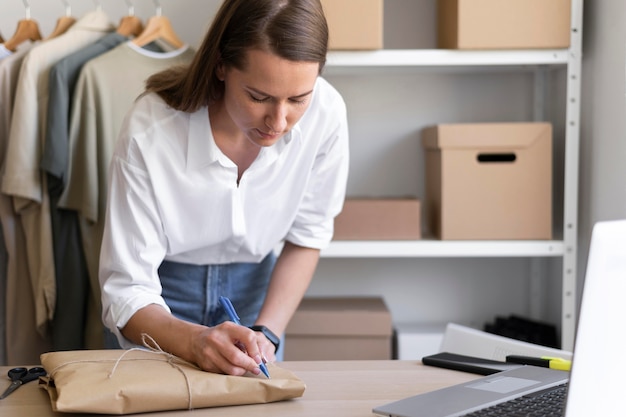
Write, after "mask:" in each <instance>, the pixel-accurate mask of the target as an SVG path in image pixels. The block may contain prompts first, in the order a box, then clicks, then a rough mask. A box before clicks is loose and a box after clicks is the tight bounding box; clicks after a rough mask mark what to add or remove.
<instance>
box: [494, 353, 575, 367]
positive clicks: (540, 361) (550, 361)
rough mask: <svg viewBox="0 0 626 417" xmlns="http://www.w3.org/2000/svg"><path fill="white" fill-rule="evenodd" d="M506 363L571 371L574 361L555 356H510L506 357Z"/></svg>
mask: <svg viewBox="0 0 626 417" xmlns="http://www.w3.org/2000/svg"><path fill="white" fill-rule="evenodd" d="M506 361H507V362H511V363H519V364H521V365H534V366H541V367H543V368H550V369H556V370H558V371H570V370H571V369H572V361H570V360H568V359H563V358H558V357H554V356H523V355H508V356H507V357H506Z"/></svg>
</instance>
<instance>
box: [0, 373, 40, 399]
mask: <svg viewBox="0 0 626 417" xmlns="http://www.w3.org/2000/svg"><path fill="white" fill-rule="evenodd" d="M46 374H47V372H46V370H45V369H43V368H42V367H40V366H36V367H34V368H30V369H26V368H12V369H10V370H9V373H8V375H9V378H10V379H11V381H12V382H11V385H9V388H7V389H6V391H4V394H2V395H1V396H0V400H2V399H4V398H6V397H7V396H8V395H9V394H10V393H12V392H13V391H15V390H16V389H18V388H19V387H20V386H22V385H23V384H25V383H27V382H30V381H34V380H35V379H39V377H40V376H46Z"/></svg>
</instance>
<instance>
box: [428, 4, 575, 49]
mask: <svg viewBox="0 0 626 417" xmlns="http://www.w3.org/2000/svg"><path fill="white" fill-rule="evenodd" d="M437 15H438V27H437V43H438V47H439V48H449V49H533V48H548V49H551V48H568V47H569V45H570V30H571V23H570V22H571V2H570V0H506V1H504V0H437Z"/></svg>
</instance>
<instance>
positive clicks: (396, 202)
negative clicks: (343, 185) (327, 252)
mask: <svg viewBox="0 0 626 417" xmlns="http://www.w3.org/2000/svg"><path fill="white" fill-rule="evenodd" d="M420 222H421V217H420V202H419V200H416V199H412V198H396V199H374V198H349V199H346V201H345V202H344V206H343V210H342V211H341V213H339V215H338V216H337V217H336V218H335V234H334V236H333V239H334V240H413V239H420V238H421V235H422V234H421V230H422V228H421V224H420Z"/></svg>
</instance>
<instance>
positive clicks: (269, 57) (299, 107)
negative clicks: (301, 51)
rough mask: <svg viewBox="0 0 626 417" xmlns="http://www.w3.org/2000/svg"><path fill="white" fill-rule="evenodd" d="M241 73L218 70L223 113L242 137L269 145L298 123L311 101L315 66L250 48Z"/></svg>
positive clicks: (233, 69)
mask: <svg viewBox="0 0 626 417" xmlns="http://www.w3.org/2000/svg"><path fill="white" fill-rule="evenodd" d="M246 62H247V65H246V68H245V69H244V70H243V71H241V70H238V69H236V68H226V67H221V68H220V69H219V70H218V73H217V74H218V77H219V78H220V79H221V80H222V81H223V82H224V97H223V105H224V108H225V110H226V114H227V115H228V117H229V118H230V119H231V121H232V123H233V124H234V125H235V126H236V127H237V128H238V130H239V131H240V132H241V133H242V134H243V136H244V137H245V138H247V139H248V140H249V141H251V142H253V143H255V144H256V145H258V146H271V145H273V144H274V143H276V142H277V141H278V139H280V138H281V137H282V136H283V135H285V134H286V133H287V132H289V130H290V129H291V128H292V127H293V126H294V125H295V124H296V123H297V122H298V120H300V118H301V117H302V115H303V114H304V112H305V111H306V109H307V108H308V107H309V104H310V102H311V96H312V94H313V86H314V85H315V81H316V79H317V76H318V72H319V64H318V63H312V62H294V61H289V60H287V59H284V58H280V57H278V56H277V55H274V54H272V53H270V52H266V51H262V50H258V49H251V50H249V51H248V52H247V60H246Z"/></svg>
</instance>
